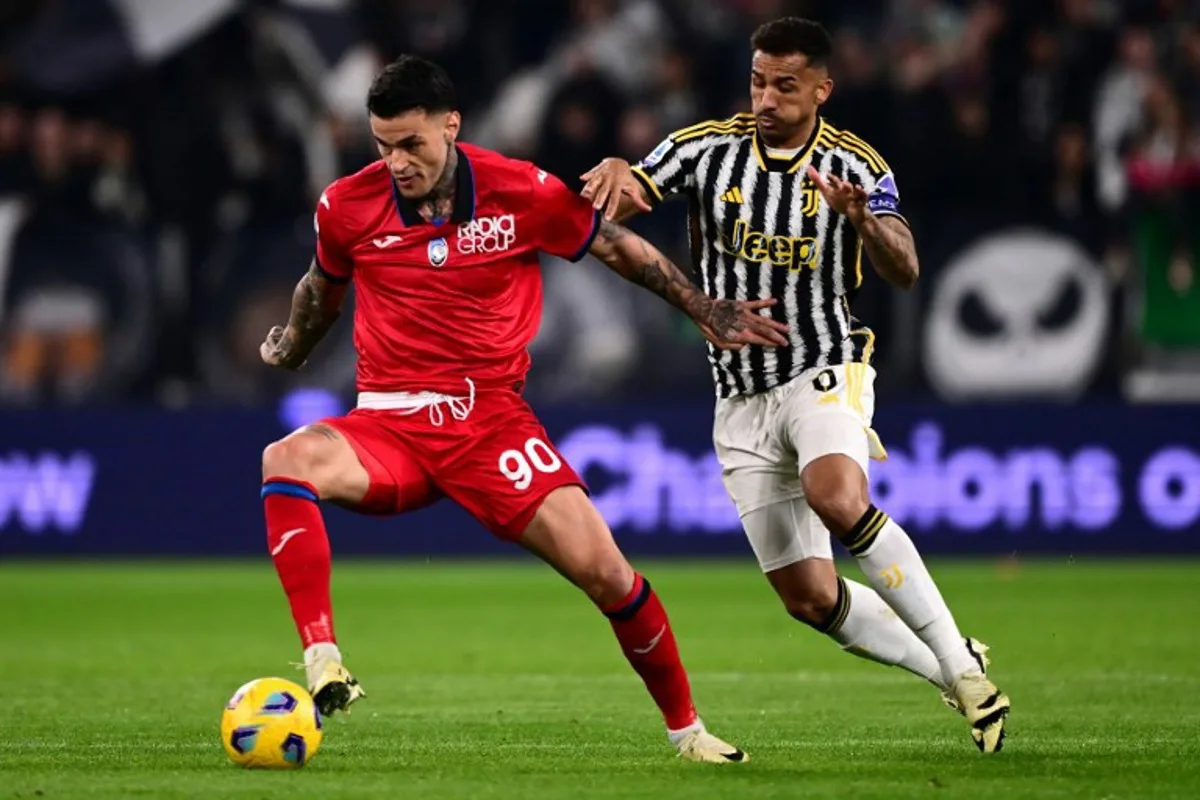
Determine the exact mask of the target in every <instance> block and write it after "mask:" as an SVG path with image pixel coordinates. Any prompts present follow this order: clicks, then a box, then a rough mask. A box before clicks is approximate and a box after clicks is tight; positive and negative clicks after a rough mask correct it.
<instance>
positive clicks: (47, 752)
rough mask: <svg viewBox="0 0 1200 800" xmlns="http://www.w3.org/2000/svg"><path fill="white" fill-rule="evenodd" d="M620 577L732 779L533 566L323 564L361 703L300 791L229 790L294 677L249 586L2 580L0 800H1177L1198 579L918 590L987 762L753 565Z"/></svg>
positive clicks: (43, 569)
mask: <svg viewBox="0 0 1200 800" xmlns="http://www.w3.org/2000/svg"><path fill="white" fill-rule="evenodd" d="M639 566H640V567H641V568H642V569H643V570H644V571H645V573H646V574H647V575H648V576H649V577H650V579H651V580H652V582H653V583H654V585H655V586H656V588H657V589H658V591H659V593H660V594H661V595H662V597H663V599H664V602H665V603H666V605H667V608H668V610H669V611H670V613H671V614H672V617H673V620H674V624H675V629H676V632H677V634H678V635H679V638H680V642H681V647H682V649H683V654H684V658H685V660H686V662H687V664H688V666H689V668H690V670H691V671H692V678H693V684H694V688H695V692H696V695H697V699H698V703H699V705H700V710H701V713H702V714H703V715H704V717H705V719H706V721H707V722H708V723H709V725H710V726H711V727H712V729H713V730H714V731H715V732H717V733H719V734H720V735H721V736H723V737H726V738H728V739H730V740H732V741H734V742H736V743H738V744H740V745H742V746H743V747H745V748H746V749H747V750H748V751H749V752H750V754H751V756H752V761H751V763H749V764H746V765H742V766H727V767H709V766H705V765H696V764H687V763H683V762H680V761H679V760H678V759H675V758H674V757H673V751H672V750H671V749H670V748H669V746H668V745H667V743H666V740H665V737H664V736H663V731H662V729H661V727H660V721H659V718H658V715H657V712H656V711H655V710H654V708H653V706H652V705H651V703H650V700H649V698H648V697H647V696H646V695H645V693H644V690H643V688H642V686H641V684H640V683H639V681H638V680H637V678H636V677H635V676H634V675H633V674H632V672H630V671H629V670H628V668H627V667H626V665H625V663H624V661H623V659H622V658H621V656H620V652H619V650H618V649H617V645H616V643H615V642H614V640H613V639H612V636H611V634H610V632H609V630H608V626H607V624H606V623H605V621H604V620H603V619H602V618H601V617H600V615H599V614H598V613H597V612H596V611H595V610H594V609H592V608H591V607H590V606H589V605H588V603H587V602H586V601H585V600H584V599H583V597H582V596H580V595H577V594H576V592H575V590H574V589H572V588H570V587H568V586H567V585H565V584H564V583H563V582H562V581H561V580H560V579H559V578H558V577H557V576H556V575H554V574H553V573H552V572H551V571H549V570H548V569H545V568H543V567H541V565H538V564H534V563H532V562H513V563H492V564H456V563H446V562H442V563H417V562H401V563H388V562H382V563H371V564H365V563H345V562H341V563H338V564H336V565H335V578H334V582H335V585H334V592H335V602H336V603H337V611H338V615H339V616H338V628H339V635H340V637H341V642H342V647H343V649H344V652H345V653H346V656H347V661H348V664H349V665H350V667H351V668H352V669H354V670H355V671H356V673H357V674H358V676H359V677H360V679H361V680H362V681H363V684H364V686H365V687H366V689H367V691H368V693H369V695H370V696H369V698H368V699H367V700H366V701H364V702H362V703H361V704H360V705H359V706H357V707H356V709H355V712H354V714H353V715H351V716H350V717H349V718H339V719H335V720H331V721H330V723H329V724H328V725H327V727H326V736H325V743H324V745H323V747H322V750H321V752H320V753H319V754H318V755H317V757H316V759H315V760H314V761H313V762H312V764H310V765H309V766H308V767H307V768H305V769H303V770H300V771H298V772H288V773H262V772H247V771H243V770H241V769H238V768H236V767H234V766H232V765H231V764H229V763H228V762H227V761H226V759H225V756H224V753H223V752H222V749H221V746H220V742H219V741H218V734H217V730H218V718H219V715H220V712H221V709H222V706H223V704H224V702H225V700H226V699H227V698H228V696H229V695H230V694H231V693H232V692H233V690H234V689H235V688H237V687H238V686H239V685H240V684H241V683H243V682H244V681H246V680H248V679H250V678H255V677H260V676H265V675H272V674H279V675H283V676H287V677H293V678H296V679H299V674H300V673H296V672H293V671H291V668H290V667H289V663H288V662H289V661H294V660H296V659H297V658H298V652H297V643H296V641H295V634H294V632H293V629H292V624H291V620H290V617H289V616H288V614H287V610H286V605H285V603H284V600H283V595H282V592H281V590H280V589H279V587H278V586H277V584H276V580H275V576H274V572H273V570H272V568H271V566H270V563H269V562H268V561H267V560H266V559H265V558H264V560H263V561H262V562H256V563H230V564H221V563H203V564H180V563H158V562H147V563H141V564H136V565H129V564H115V563H96V564H89V563H74V564H67V565H63V564H43V563H22V562H15V563H8V564H6V565H2V566H0V676H3V689H0V693H2V696H3V703H4V706H5V709H6V714H5V715H4V716H3V718H0V800H6V798H32V797H43V798H47V800H53V798H74V797H113V798H136V797H149V798H170V797H181V798H183V797H187V798H199V797H231V798H287V799H288V800H291V799H292V798H309V797H311V798H330V797H347V798H375V797H378V798H421V799H422V800H440V799H441V798H470V800H476V799H477V798H513V799H514V800H517V799H519V800H538V799H540V798H570V800H582V799H583V798H620V799H621V800H628V799H629V798H656V800H658V799H663V798H685V797H686V798H708V797H711V798H739V799H740V798H760V797H779V798H823V797H830V798H835V797H836V798H856V800H857V799H861V798H876V797H877V798H887V799H888V800H896V799H897V798H951V797H966V798H992V797H995V798H1006V799H1007V798H1050V797H1056V798H1057V797H1080V798H1097V799H1098V798H1175V797H1177V798H1196V797H1200V704H1198V703H1197V697H1198V696H1200V600H1198V599H1197V595H1198V590H1197V586H1198V584H1200V580H1198V579H1200V563H1197V562H1189V561H1186V560H1185V561H1177V562H1173V563H1166V562H1124V563H1117V562H1087V561H1085V562H1078V563H1072V562H1068V561H1066V560H1060V561H1057V562H1048V561H1047V562H1037V563H1024V562H1022V563H1020V564H1014V563H1011V562H1010V563H997V562H993V561H989V562H983V561H980V562H951V563H935V565H934V568H933V569H934V574H935V576H936V577H937V578H938V579H939V580H940V582H941V584H942V586H943V589H944V591H945V593H946V595H947V596H948V598H949V600H950V602H951V606H952V607H953V608H954V609H955V612H956V615H957V617H958V619H959V621H960V623H961V625H962V628H963V629H964V631H966V632H969V633H971V634H974V635H976V636H979V637H980V638H982V639H983V640H984V641H986V642H988V643H989V644H991V645H992V648H993V650H992V654H993V656H994V663H993V669H992V672H993V675H994V676H995V678H996V680H997V681H998V682H999V683H1000V684H1001V685H1002V686H1003V687H1004V688H1005V689H1006V690H1007V691H1008V692H1009V694H1010V695H1011V696H1012V699H1013V708H1014V710H1013V714H1012V717H1011V720H1010V736H1009V739H1008V742H1007V745H1006V748H1005V751H1004V752H1003V753H1001V754H999V755H996V756H991V757H989V756H983V755H981V754H980V753H978V752H977V751H976V750H975V748H974V747H973V746H972V744H971V743H970V741H969V738H968V734H967V730H966V726H965V723H963V722H962V720H961V719H960V718H959V717H958V716H956V715H955V714H954V713H953V712H951V711H949V710H948V709H946V708H945V707H943V706H942V705H941V703H940V702H939V700H938V698H937V694H936V691H935V690H934V689H933V688H932V687H930V686H928V685H926V684H923V683H922V682H920V681H918V680H916V679H914V678H912V677H911V676H909V675H907V674H906V673H902V672H900V671H899V670H896V669H888V668H884V667H881V666H878V665H875V664H870V663H867V662H864V661H861V660H858V659H855V658H853V657H851V656H848V655H844V654H842V653H840V652H839V651H838V649H837V648H836V647H835V646H834V645H832V644H831V643H830V642H828V641H826V640H824V639H823V638H821V637H819V636H817V635H816V634H814V633H812V632H811V631H809V630H807V629H805V628H803V627H801V626H800V625H799V624H798V623H796V622H793V621H791V620H790V619H789V618H788V617H787V616H786V615H784V614H783V613H782V612H781V611H780V609H779V608H778V605H777V603H776V602H775V600H774V598H773V597H772V596H771V594H770V592H769V589H768V588H767V586H766V583H765V582H764V581H763V580H762V578H761V577H760V576H759V575H758V574H757V572H756V569H755V565H754V563H753V561H752V560H750V559H747V560H744V561H737V562H729V563H692V564H688V563H666V562H653V561H651V562H646V563H643V564H639ZM847 572H848V574H850V575H855V574H857V571H856V570H855V569H854V568H853V566H850V567H849V569H848V570H847Z"/></svg>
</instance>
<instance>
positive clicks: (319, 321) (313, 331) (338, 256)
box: [259, 186, 353, 369]
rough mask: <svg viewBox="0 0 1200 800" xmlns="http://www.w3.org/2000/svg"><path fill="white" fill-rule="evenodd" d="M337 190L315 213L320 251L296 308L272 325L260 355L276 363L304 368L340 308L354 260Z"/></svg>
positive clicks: (299, 286)
mask: <svg viewBox="0 0 1200 800" xmlns="http://www.w3.org/2000/svg"><path fill="white" fill-rule="evenodd" d="M333 189H334V187H332V186H331V187H330V188H329V189H328V190H326V191H325V193H324V194H322V195H321V200H320V202H319V203H317V211H316V213H315V214H314V215H313V227H314V228H315V229H316V232H317V254H316V256H315V257H314V258H313V260H312V263H311V264H309V267H308V272H306V273H305V274H304V277H303V278H301V279H300V282H299V283H297V284H296V288H295V290H294V291H293V292H292V310H291V313H290V314H289V315H288V322H287V325H276V326H275V327H273V328H271V330H270V331H269V332H268V333H267V338H266V341H264V342H263V343H262V345H261V346H260V347H259V354H260V355H261V356H262V360H263V361H265V362H266V363H268V364H270V365H271V366H273V367H283V368H284V369H299V368H300V367H302V366H303V365H304V362H305V361H307V360H308V356H309V354H311V353H312V351H313V348H314V347H316V346H317V342H319V341H321V339H323V338H324V337H325V334H326V333H328V332H329V329H330V328H332V327H333V323H334V322H336V321H337V318H338V317H339V316H340V315H341V313H342V302H343V301H344V300H345V299H346V292H347V290H348V289H349V288H350V276H351V275H352V273H353V262H352V261H351V259H350V254H349V248H348V247H346V245H345V237H344V236H342V235H341V229H340V226H339V225H338V220H337V219H335V217H334V214H333V208H332V205H331V202H330V194H331V193H332V192H333Z"/></svg>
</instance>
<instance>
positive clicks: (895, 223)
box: [855, 212, 921, 289]
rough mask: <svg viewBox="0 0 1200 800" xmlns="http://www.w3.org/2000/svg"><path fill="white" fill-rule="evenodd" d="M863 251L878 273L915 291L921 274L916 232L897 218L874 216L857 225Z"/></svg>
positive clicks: (860, 221) (889, 281) (894, 284)
mask: <svg viewBox="0 0 1200 800" xmlns="http://www.w3.org/2000/svg"><path fill="white" fill-rule="evenodd" d="M855 228H857V229H858V235H859V238H861V239H862V243H863V249H865V250H866V251H867V255H868V256H869V257H870V259H871V264H872V265H873V266H874V267H875V271H876V272H878V273H879V275H880V276H881V277H882V278H883V279H884V280H886V281H887V282H888V283H890V284H892V285H893V286H895V287H897V288H899V289H911V288H913V287H914V286H916V284H917V276H918V275H919V274H920V272H921V267H920V264H919V263H918V262H917V248H916V244H915V243H914V242H913V235H912V231H910V230H909V229H908V226H907V225H905V224H904V223H903V222H901V221H900V220H899V219H897V218H895V217H893V216H885V217H877V216H875V215H874V214H871V213H870V212H868V213H866V214H865V215H863V217H862V218H861V219H860V220H859V221H858V222H857V223H855Z"/></svg>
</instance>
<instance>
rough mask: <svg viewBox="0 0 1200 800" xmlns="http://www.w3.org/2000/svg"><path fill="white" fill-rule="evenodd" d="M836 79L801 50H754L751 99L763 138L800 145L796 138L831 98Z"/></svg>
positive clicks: (788, 144)
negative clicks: (778, 52)
mask: <svg viewBox="0 0 1200 800" xmlns="http://www.w3.org/2000/svg"><path fill="white" fill-rule="evenodd" d="M831 91H833V81H832V80H830V79H829V73H828V72H827V71H826V70H825V68H824V67H814V66H810V65H809V63H808V58H807V57H806V56H804V55H802V54H800V53H792V54H790V55H786V56H773V55H770V54H768V53H764V52H762V51H761V50H756V51H755V52H754V61H753V62H752V64H751V67H750V102H751V107H752V108H753V110H754V116H755V118H756V120H757V121H758V130H759V133H760V134H761V135H762V138H763V139H764V140H766V141H767V142H768V143H769V144H772V145H775V146H792V147H799V146H800V145H802V144H804V142H802V141H796V142H793V141H792V140H793V139H795V138H797V137H798V136H799V135H800V133H801V130H802V128H803V127H804V126H805V125H806V124H807V123H808V122H809V121H810V120H812V118H813V116H814V115H815V114H816V113H817V108H818V107H819V106H820V105H821V104H822V103H824V102H825V101H826V100H828V99H829V93H830V92H831Z"/></svg>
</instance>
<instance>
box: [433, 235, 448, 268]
mask: <svg viewBox="0 0 1200 800" xmlns="http://www.w3.org/2000/svg"><path fill="white" fill-rule="evenodd" d="M448 255H450V246H449V245H448V244H446V240H445V239H441V238H438V239H433V240H431V241H430V242H429V263H430V264H432V265H433V266H435V267H440V266H441V265H442V264H445V263H446V256H448Z"/></svg>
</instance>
